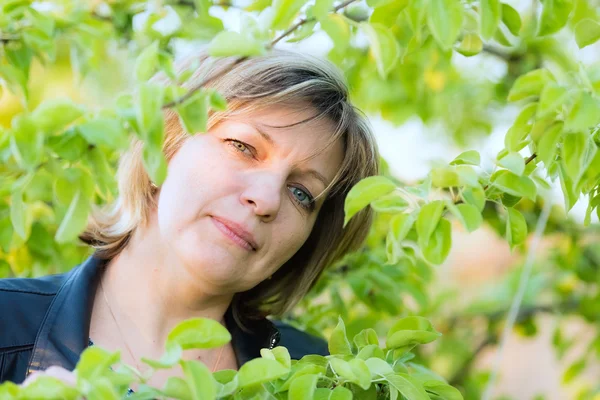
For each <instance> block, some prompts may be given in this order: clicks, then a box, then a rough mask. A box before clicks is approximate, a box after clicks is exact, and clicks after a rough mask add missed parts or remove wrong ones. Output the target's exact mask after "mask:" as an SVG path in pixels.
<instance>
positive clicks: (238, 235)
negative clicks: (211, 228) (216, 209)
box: [210, 216, 258, 251]
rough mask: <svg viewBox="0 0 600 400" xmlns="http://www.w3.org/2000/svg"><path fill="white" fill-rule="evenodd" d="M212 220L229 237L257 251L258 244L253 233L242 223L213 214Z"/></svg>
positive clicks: (244, 246)
mask: <svg viewBox="0 0 600 400" xmlns="http://www.w3.org/2000/svg"><path fill="white" fill-rule="evenodd" d="M210 219H211V221H212V222H213V224H214V225H215V226H216V227H217V229H219V230H220V231H221V232H222V233H223V234H224V235H225V236H226V237H227V238H229V239H230V240H231V241H232V242H234V243H235V244H237V245H238V246H240V247H242V248H243V249H245V250H248V251H256V249H257V248H258V245H257V244H256V241H255V240H254V238H253V236H252V234H251V233H250V232H248V231H247V230H246V229H244V228H243V227H242V226H241V225H239V224H237V223H235V222H233V221H229V220H227V219H224V218H219V217H215V216H211V218H210Z"/></svg>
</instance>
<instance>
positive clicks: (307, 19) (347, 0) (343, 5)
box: [268, 0, 356, 48]
mask: <svg viewBox="0 0 600 400" xmlns="http://www.w3.org/2000/svg"><path fill="white" fill-rule="evenodd" d="M355 1H356V0H346V1H344V2H343V3H341V4H339V5H337V6H335V7H334V8H333V12H334V13H336V12H338V11H339V10H341V9H342V8H344V7H346V6H348V5H350V4H352V3H354V2H355ZM315 20H316V18H314V17H313V18H302V19H301V20H300V21H298V22H296V23H295V24H294V25H292V26H291V27H290V28H289V29H288V30H286V31H285V32H283V33H282V34H281V35H279V36H278V37H277V38H275V40H273V41H272V42H271V44H270V45H269V46H268V47H269V48H273V47H274V46H275V45H276V44H277V43H278V42H279V41H280V40H281V39H283V38H284V37H286V36H287V35H289V34H290V33H292V32H294V31H295V30H296V29H298V28H299V27H300V26H302V25H304V24H305V23H307V22H312V21H315Z"/></svg>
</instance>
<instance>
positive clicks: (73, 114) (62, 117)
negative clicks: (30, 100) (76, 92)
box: [31, 98, 83, 134]
mask: <svg viewBox="0 0 600 400" xmlns="http://www.w3.org/2000/svg"><path fill="white" fill-rule="evenodd" d="M81 115H83V107H82V106H80V105H77V104H75V103H73V101H72V100H71V99H68V98H58V99H52V100H46V101H44V102H43V103H42V104H40V105H39V106H38V107H37V108H36V109H35V111H34V112H32V113H31V121H32V122H33V123H34V124H35V125H36V126H37V128H38V129H39V130H41V131H43V132H44V133H46V134H53V133H56V132H59V131H62V130H63V129H65V128H66V127H67V126H68V125H69V124H71V123H72V122H73V121H75V120H76V119H77V118H79V117H80V116H81Z"/></svg>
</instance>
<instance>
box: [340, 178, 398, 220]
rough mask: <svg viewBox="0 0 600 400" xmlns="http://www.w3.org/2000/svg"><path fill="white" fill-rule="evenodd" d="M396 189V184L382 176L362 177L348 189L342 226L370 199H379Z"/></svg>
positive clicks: (369, 201)
mask: <svg viewBox="0 0 600 400" xmlns="http://www.w3.org/2000/svg"><path fill="white" fill-rule="evenodd" d="M394 189H396V184H395V183H394V182H392V181H391V180H389V179H388V178H386V177H383V176H370V177H368V178H364V179H362V180H361V181H360V182H358V183H357V184H356V185H354V186H353V187H352V189H350V192H349V193H348V195H347V196H346V201H345V204H344V214H345V218H344V226H345V225H346V224H347V223H348V221H350V218H352V217H353V216H354V215H355V214H356V213H357V212H359V211H360V210H362V209H363V208H365V207H366V206H367V205H369V204H370V203H371V202H372V201H375V200H377V199H379V198H380V197H382V196H385V195H386V194H389V193H391V192H392V191H394Z"/></svg>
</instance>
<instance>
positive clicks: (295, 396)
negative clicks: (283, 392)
mask: <svg viewBox="0 0 600 400" xmlns="http://www.w3.org/2000/svg"><path fill="white" fill-rule="evenodd" d="M318 380H319V377H318V376H317V375H314V374H309V375H302V376H299V377H297V378H295V379H294V380H293V382H292V383H291V385H290V390H289V392H288V399H289V400H312V399H313V396H314V393H315V389H316V388H317V381H318Z"/></svg>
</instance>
